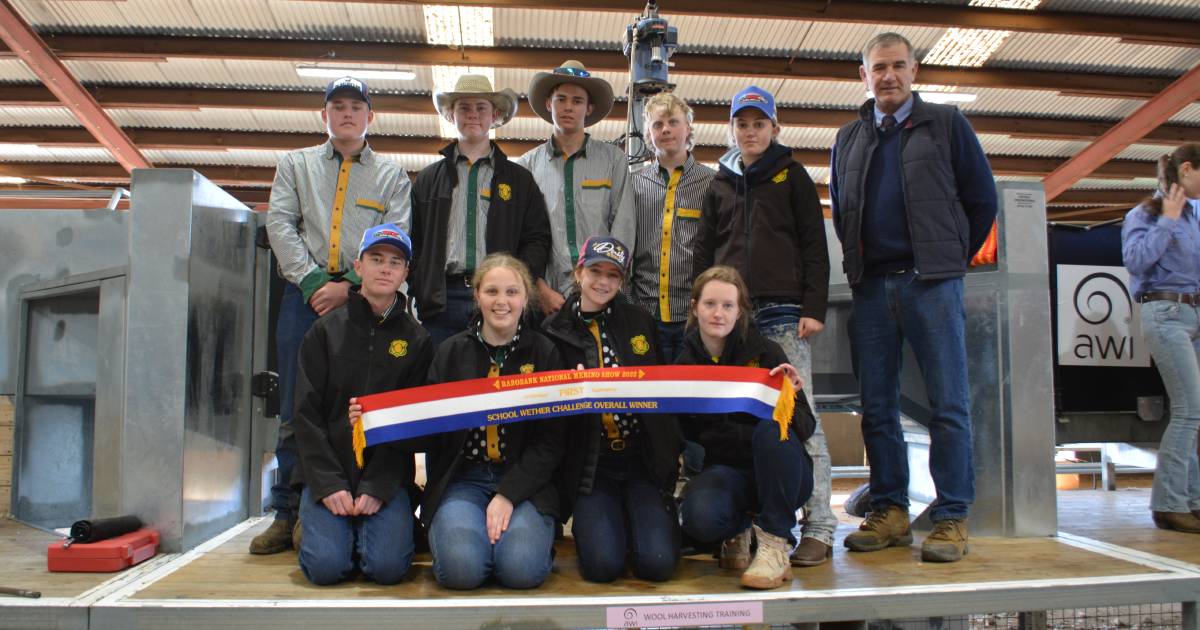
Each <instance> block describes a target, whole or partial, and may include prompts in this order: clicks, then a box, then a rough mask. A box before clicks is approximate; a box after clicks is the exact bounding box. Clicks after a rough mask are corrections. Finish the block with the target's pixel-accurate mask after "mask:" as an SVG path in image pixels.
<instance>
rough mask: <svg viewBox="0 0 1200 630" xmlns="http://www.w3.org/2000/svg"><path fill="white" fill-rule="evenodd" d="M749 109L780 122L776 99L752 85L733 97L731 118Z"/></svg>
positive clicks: (730, 110) (730, 107)
mask: <svg viewBox="0 0 1200 630" xmlns="http://www.w3.org/2000/svg"><path fill="white" fill-rule="evenodd" d="M747 107H753V108H754V109H757V110H759V111H761V112H762V113H764V114H766V115H767V118H770V119H771V120H774V121H776V122H778V119H777V118H776V117H775V97H774V96H772V95H771V93H770V92H768V91H766V90H764V89H762V88H760V87H758V86H757V85H751V86H750V87H748V88H746V89H744V90H742V91H741V92H738V93H737V96H735V97H733V103H732V104H731V105H730V106H729V118H730V119H732V118H733V117H734V116H737V113H738V112H740V111H742V110H743V109H746V108H747Z"/></svg>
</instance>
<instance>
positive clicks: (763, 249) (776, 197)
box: [692, 86, 837, 566]
mask: <svg viewBox="0 0 1200 630" xmlns="http://www.w3.org/2000/svg"><path fill="white" fill-rule="evenodd" d="M729 132H730V138H731V142H730V144H731V148H730V149H729V152H728V153H726V154H725V155H724V156H723V157H722V158H721V160H720V170H719V171H718V172H717V176H716V177H715V178H714V179H713V182H712V185H711V186H709V189H708V193H707V194H706V195H705V198H704V204H703V206H702V207H701V209H700V212H701V215H702V216H701V222H702V227H701V230H700V237H699V238H698V239H697V241H696V242H697V245H696V258H695V262H694V263H693V265H692V270H693V274H694V275H699V274H700V273H701V272H702V271H704V270H705V269H708V268H709V267H711V266H712V265H728V266H730V267H733V268H734V269H737V270H738V272H739V273H740V274H741V276H742V278H744V279H745V280H746V283H747V285H748V288H749V291H750V295H749V297H750V303H751V304H752V305H753V311H752V313H751V314H752V315H753V318H754V324H755V326H756V327H757V328H758V331H759V332H760V333H761V334H762V335H763V336H764V337H766V338H767V339H770V340H771V341H774V342H775V343H777V344H779V345H780V347H782V348H783V350H784V352H786V353H787V356H788V363H790V364H791V365H793V366H795V368H796V370H797V371H798V372H799V373H800V376H801V378H802V379H803V380H804V382H805V383H808V384H809V385H808V386H807V387H805V388H804V395H805V398H806V399H807V402H808V406H809V408H810V409H811V410H814V411H815V409H816V405H815V403H814V400H813V392H812V385H811V383H812V350H811V348H810V347H809V339H811V338H812V336H813V335H816V334H818V333H820V332H821V330H822V329H823V328H824V323H823V322H824V321H825V304H826V300H827V297H828V295H829V250H828V247H827V246H826V244H825V219H824V216H823V215H822V213H821V201H820V199H819V198H818V197H817V189H816V186H815V185H814V184H813V181H812V178H810V177H809V175H808V171H806V170H805V169H804V166H803V165H802V164H800V163H799V162H796V160H795V159H793V158H792V150H791V149H790V148H788V147H786V146H784V145H782V144H780V143H779V141H778V138H779V132H780V127H779V121H778V116H777V112H776V109H775V97H774V96H773V95H772V94H771V93H770V92H768V91H766V90H764V89H762V88H759V87H755V86H750V87H748V88H746V89H744V90H742V91H740V92H738V93H737V94H736V95H734V97H733V103H732V105H731V106H730V108H729ZM814 417H815V415H814ZM804 448H805V449H806V450H807V451H808V454H809V456H810V457H811V458H812V460H813V477H814V479H813V481H814V485H813V492H812V496H811V497H810V498H809V500H808V501H807V502H806V503H805V505H804V516H805V518H804V521H803V523H802V527H801V538H800V544H799V545H798V546H797V547H796V550H795V552H794V553H793V554H792V564H793V565H794V566H815V565H819V564H823V563H825V562H828V560H829V558H830V557H831V556H832V553H833V532H834V530H835V529H837V518H836V517H835V516H834V515H833V509H832V508H831V507H830V495H831V493H832V490H833V480H832V478H833V470H832V467H831V465H830V461H829V446H828V445H827V444H826V442H825V432H824V430H822V428H821V422H820V419H819V418H818V419H817V422H816V429H815V430H814V432H813V434H812V436H811V437H809V438H808V439H807V440H805V442H804Z"/></svg>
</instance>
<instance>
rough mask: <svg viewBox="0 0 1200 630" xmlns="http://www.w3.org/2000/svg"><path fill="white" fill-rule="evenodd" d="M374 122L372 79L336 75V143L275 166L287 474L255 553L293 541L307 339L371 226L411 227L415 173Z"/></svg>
mask: <svg viewBox="0 0 1200 630" xmlns="http://www.w3.org/2000/svg"><path fill="white" fill-rule="evenodd" d="M374 119H375V113H374V112H373V111H371V91H370V89H369V88H368V87H367V84H366V82H364V81H362V80H360V79H356V78H354V77H341V78H339V79H334V80H333V81H330V82H329V85H328V86H327V87H326V88H325V107H324V109H322V110H321V120H322V121H324V123H325V128H326V131H327V132H328V134H329V140H327V141H326V142H325V143H324V144H321V145H317V146H315V147H308V148H304V149H297V150H295V151H289V152H288V153H287V154H286V155H284V156H283V158H282V159H281V160H279V166H278V167H276V169H275V182H274V183H273V184H271V203H270V208H269V209H268V210H267V235H268V236H269V237H270V240H271V251H272V252H274V254H275V258H276V260H277V261H278V263H279V273H280V275H282V276H283V278H284V279H285V280H287V286H286V287H285V288H284V290H283V301H282V302H281V303H280V306H279V319H278V321H277V327H276V333H275V339H276V349H277V350H278V353H279V421H280V422H279V442H278V443H277V444H276V446H275V458H276V459H277V460H279V473H278V474H279V477H278V483H276V484H275V485H274V486H272V488H271V505H272V506H273V507H274V509H275V522H274V523H272V525H271V527H270V528H268V529H267V530H266V531H264V532H263V533H261V534H259V535H258V536H255V537H254V540H252V541H251V542H250V553H255V554H271V553H279V552H281V551H284V550H286V549H288V548H290V547H292V531H293V529H294V526H295V522H296V515H297V512H296V502H297V500H298V496H299V493H298V491H297V490H295V489H293V488H292V487H291V485H290V484H291V477H292V470H293V469H294V468H295V465H296V458H297V455H296V437H295V435H294V434H293V432H292V412H293V400H294V392H295V386H296V369H297V368H296V366H297V357H298V356H299V353H300V343H301V342H302V341H303V340H304V335H305V333H306V332H308V329H309V327H311V326H312V324H313V322H315V321H317V317H319V316H321V315H324V314H326V313H328V312H330V311H333V310H335V309H337V308H338V307H340V306H342V305H343V304H345V303H346V300H347V295H348V294H349V289H350V286H351V285H353V284H358V283H359V278H358V274H357V273H356V272H355V271H354V260H355V254H356V253H357V252H356V250H355V246H356V245H357V244H358V242H359V239H361V238H362V235H363V233H364V232H365V231H366V230H367V229H368V228H370V227H372V226H376V225H379V224H381V223H385V222H386V223H395V224H397V225H399V226H400V227H401V228H402V229H407V228H408V221H409V214H410V206H409V198H410V193H409V187H410V182H409V180H408V174H407V173H405V172H404V169H403V168H401V167H400V165H398V164H396V163H395V162H393V161H391V160H389V159H386V158H384V157H382V156H380V155H377V154H376V153H374V152H373V151H372V150H371V147H370V145H368V143H367V127H369V126H370V124H371V121H372V120H374Z"/></svg>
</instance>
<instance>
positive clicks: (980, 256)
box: [971, 221, 997, 267]
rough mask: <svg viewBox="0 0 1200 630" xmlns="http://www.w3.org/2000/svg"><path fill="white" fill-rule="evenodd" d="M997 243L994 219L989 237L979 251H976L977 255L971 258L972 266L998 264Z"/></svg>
mask: <svg viewBox="0 0 1200 630" xmlns="http://www.w3.org/2000/svg"><path fill="white" fill-rule="evenodd" d="M996 245H997V244H996V222H995V221H993V222H992V229H991V230H989V231H988V237H987V240H986V241H984V242H983V247H980V248H979V251H978V252H976V253H975V257H974V258H972V259H971V266H972V267H978V266H979V265H994V264H996Z"/></svg>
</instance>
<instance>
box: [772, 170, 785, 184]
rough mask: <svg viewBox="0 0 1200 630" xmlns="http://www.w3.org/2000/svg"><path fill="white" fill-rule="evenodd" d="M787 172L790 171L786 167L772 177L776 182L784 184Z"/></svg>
mask: <svg viewBox="0 0 1200 630" xmlns="http://www.w3.org/2000/svg"><path fill="white" fill-rule="evenodd" d="M787 172H788V170H787V169H786V168H785V169H783V170H782V171H779V173H777V174H776V175H775V177H772V178H771V181H773V182H775V183H776V184H782V183H783V182H786V181H787Z"/></svg>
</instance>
